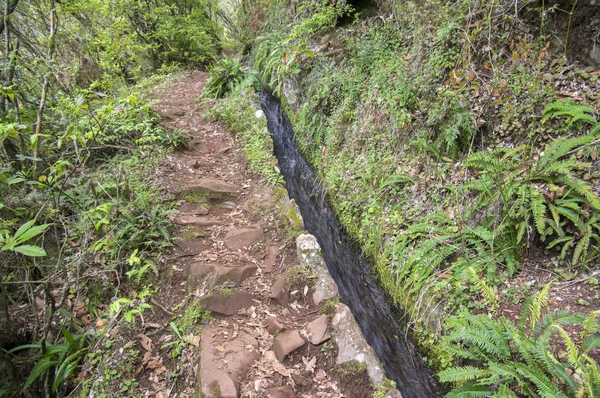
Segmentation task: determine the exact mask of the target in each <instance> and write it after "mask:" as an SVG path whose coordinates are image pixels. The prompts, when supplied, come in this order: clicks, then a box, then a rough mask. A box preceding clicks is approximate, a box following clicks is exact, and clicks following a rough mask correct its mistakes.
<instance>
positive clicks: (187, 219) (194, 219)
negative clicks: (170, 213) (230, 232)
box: [173, 214, 225, 227]
mask: <svg viewBox="0 0 600 398" xmlns="http://www.w3.org/2000/svg"><path fill="white" fill-rule="evenodd" d="M173 222H174V223H175V224H177V225H197V226H199V227H212V226H215V225H225V222H224V221H221V220H219V219H216V218H214V217H211V216H196V215H190V214H181V215H178V216H175V217H173Z"/></svg>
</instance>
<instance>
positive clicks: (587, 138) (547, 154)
mask: <svg viewBox="0 0 600 398" xmlns="http://www.w3.org/2000/svg"><path fill="white" fill-rule="evenodd" d="M595 139H596V137H594V136H593V135H584V136H581V137H575V138H569V137H560V138H558V139H556V140H554V141H553V142H552V143H551V144H550V145H548V146H547V147H546V150H545V151H544V154H543V155H542V157H540V160H539V162H538V167H537V168H538V169H544V168H545V167H546V166H548V165H551V164H553V163H554V162H555V161H556V160H558V159H560V158H561V157H562V156H564V155H566V154H567V153H569V152H571V151H572V150H574V149H575V148H577V147H579V146H582V145H586V144H589V143H590V142H592V141H594V140H595Z"/></svg>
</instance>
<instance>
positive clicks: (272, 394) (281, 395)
mask: <svg viewBox="0 0 600 398" xmlns="http://www.w3.org/2000/svg"><path fill="white" fill-rule="evenodd" d="M267 397H269V398H296V393H295V392H294V390H293V389H292V387H289V386H286V387H277V388H269V389H268V390H267Z"/></svg>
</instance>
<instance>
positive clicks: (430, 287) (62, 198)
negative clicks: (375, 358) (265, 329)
mask: <svg viewBox="0 0 600 398" xmlns="http://www.w3.org/2000/svg"><path fill="white" fill-rule="evenodd" d="M563 3H564V4H563ZM588 3H589V2H587V1H579V2H578V1H570V0H567V1H565V2H541V3H540V2H529V1H520V0H519V1H508V0H495V1H491V2H473V1H468V0H460V1H453V2H449V1H445V0H433V1H415V2H401V1H379V2H321V1H313V0H307V1H287V0H257V1H249V0H224V1H221V2H218V3H217V2H212V1H210V0H187V1H185V0H155V1H150V0H123V1H119V2H116V1H104V0H89V1H80V0H61V1H57V0H3V2H1V3H0V4H1V6H2V12H3V18H2V21H3V22H2V25H0V26H1V28H2V30H1V32H0V33H2V35H3V40H2V44H0V47H1V48H2V53H1V56H2V59H1V61H0V62H2V68H1V72H0V73H1V74H0V95H1V98H0V99H1V102H0V117H1V123H2V124H1V126H2V127H1V129H0V150H1V151H2V152H1V153H0V159H1V162H2V163H1V164H0V271H1V276H2V281H1V285H0V286H1V292H0V293H1V295H0V322H2V323H3V329H4V330H7V331H10V332H9V333H5V334H3V335H2V337H1V338H0V340H1V347H2V348H1V349H0V375H1V376H3V379H7V380H14V383H12V384H9V385H6V386H2V389H1V390H0V396H3V395H6V396H12V395H15V394H19V393H24V394H29V395H45V396H64V395H66V394H68V393H71V392H72V391H77V392H78V393H80V394H81V395H83V396H85V395H86V394H88V393H89V392H90V391H93V392H94V393H98V394H100V395H101V394H105V395H107V396H111V395H113V396H114V395H115V394H119V393H124V392H123V391H120V389H121V388H126V387H127V386H131V385H135V383H136V380H135V379H132V380H122V379H119V378H118V376H115V374H114V371H115V370H111V369H104V372H105V373H104V374H103V375H102V376H103V377H101V378H99V379H94V380H92V379H86V378H85V377H82V380H79V379H78V378H77V377H76V376H77V375H78V374H80V373H79V371H80V370H81V369H82V365H83V364H84V363H86V362H87V363H92V364H93V365H96V364H99V365H101V364H102V359H103V354H102V351H101V350H100V349H99V347H100V346H101V344H104V345H109V342H108V341H103V336H105V334H106V332H107V331H108V330H110V328H112V327H114V326H115V324H118V323H120V322H121V321H124V322H136V320H137V319H138V318H139V317H141V316H143V312H144V311H145V309H147V308H148V307H149V297H150V296H151V294H152V293H153V290H154V288H153V284H152V280H153V279H155V278H157V276H156V273H157V270H158V264H159V263H160V261H161V260H160V259H161V253H163V252H164V250H166V248H167V247H168V246H169V244H170V236H169V232H168V227H169V225H170V223H169V220H168V216H169V215H170V214H171V210H170V209H169V205H168V201H165V200H164V198H163V197H162V191H161V189H160V187H158V186H156V185H154V184H153V166H154V165H155V164H156V162H158V160H159V159H160V156H161V154H162V153H164V152H165V151H168V150H171V149H172V148H174V147H177V146H180V145H182V144H183V143H184V141H185V137H183V136H182V134H181V133H180V132H179V131H177V130H174V131H167V130H165V129H164V128H163V127H161V126H160V125H159V124H158V119H157V116H156V114H155V113H154V112H153V111H152V109H151V107H150V105H149V104H148V102H147V101H146V99H145V97H144V95H143V94H142V92H143V90H144V89H145V88H147V87H149V86H151V85H155V84H158V83H159V82H160V81H161V79H164V76H165V75H167V74H168V73H169V72H171V71H173V70H175V69H177V68H180V67H182V68H186V67H207V68H208V69H209V70H210V77H209V80H208V82H207V85H206V89H205V91H204V94H203V95H202V99H203V100H205V101H206V100H210V101H213V102H211V104H212V105H214V107H213V109H212V110H211V111H210V112H209V115H208V116H209V117H213V118H218V119H221V120H223V121H225V122H226V123H227V124H228V125H229V126H230V127H231V129H232V130H233V131H234V132H235V133H236V134H237V135H238V137H239V139H240V142H241V143H242V145H244V146H245V150H246V154H247V155H248V157H249V161H250V162H249V163H250V167H251V168H252V169H253V170H254V171H257V172H260V173H262V174H263V175H264V176H265V178H266V179H267V180H268V181H270V182H272V183H280V182H281V177H280V176H279V175H278V173H277V169H276V165H275V164H274V161H273V158H272V156H270V154H269V153H268V151H269V150H270V149H271V143H270V139H269V137H268V134H267V131H266V128H265V125H264V121H261V122H258V123H257V122H256V117H255V115H254V111H253V109H254V107H253V105H252V104H253V102H256V93H257V92H258V91H260V90H262V89H264V88H269V89H271V90H272V91H273V92H274V93H275V94H277V95H278V96H279V97H280V98H281V99H282V100H283V102H284V104H285V106H286V108H287V110H288V112H289V115H290V116H291V118H292V121H293V123H294V127H295V129H296V139H297V143H298V145H299V146H300V147H301V149H302V151H303V153H304V155H305V156H306V157H307V159H308V160H309V161H310V162H311V163H312V165H313V167H314V168H315V170H316V172H317V174H318V175H319V178H320V181H321V183H322V184H323V187H324V188H325V190H326V191H327V192H328V196H329V199H330V201H331V202H332V204H333V207H334V208H335V211H336V213H337V216H338V218H339V219H340V221H341V222H342V224H343V225H344V227H345V228H346V230H347V232H348V233H349V234H350V236H351V237H352V238H353V239H354V240H355V241H356V242H357V243H358V244H359V245H360V246H361V247H362V249H363V252H364V253H365V256H366V257H368V258H369V260H371V261H372V262H373V264H374V267H373V274H374V276H375V277H376V278H377V279H378V281H379V283H380V284H381V286H382V287H383V288H384V290H385V291H386V293H387V295H388V296H389V298H390V299H391V300H392V301H393V302H394V303H395V304H396V305H398V306H401V307H403V308H404V309H406V310H407V312H408V315H409V319H408V322H407V329H408V332H409V333H410V334H411V336H412V337H414V338H415V340H416V341H417V343H418V345H419V348H420V349H421V350H422V351H423V353H425V354H426V355H427V359H428V361H429V363H430V365H431V366H432V367H433V368H434V369H435V370H437V371H439V374H438V375H439V379H440V380H441V381H443V382H445V383H447V384H446V387H448V391H449V394H450V395H451V396H461V397H471V396H472V397H487V396H495V397H510V396H515V395H518V396H532V397H538V396H539V397H545V396H569V397H570V396H573V397H575V396H577V397H594V396H596V395H597V393H598V385H599V383H598V379H599V376H598V365H597V358H598V355H599V354H598V347H597V346H598V343H599V342H600V340H599V339H598V333H600V328H599V327H598V322H597V316H598V312H597V311H594V310H593V309H592V310H587V311H586V313H585V314H582V313H578V312H573V311H566V310H563V309H550V301H551V300H549V298H548V297H549V294H550V292H551V290H550V289H551V285H546V284H544V285H543V286H534V287H529V286H528V285H527V286H524V285H523V286H519V287H518V288H517V289H516V290H514V289H512V287H514V284H512V285H511V283H512V282H513V281H516V280H518V279H517V278H519V277H520V276H523V275H527V272H528V271H529V270H530V269H531V268H532V267H535V268H536V269H542V270H543V272H545V273H547V274H551V275H554V276H555V277H556V278H557V279H559V280H560V281H559V282H560V283H564V282H565V280H566V279H573V278H581V279H576V280H575V281H572V282H573V283H583V282H586V283H588V282H589V283H591V284H592V286H593V289H594V290H595V292H596V294H598V282H597V280H596V284H595V285H593V281H594V279H595V278H592V277H590V276H589V275H590V273H591V272H592V271H593V270H595V269H596V267H597V266H598V258H599V256H600V197H599V193H600V189H599V185H598V184H599V180H598V175H599V167H600V164H599V163H598V147H599V144H600V122H599V120H598V100H599V99H600V97H599V95H598V89H599V88H600V87H599V83H598V80H599V77H600V71H598V70H597V68H594V67H591V68H590V67H586V66H584V65H583V64H582V62H588V60H587V59H584V58H583V57H582V58H577V54H579V53H582V51H583V50H582V49H583V47H582V41H583V39H585V36H584V33H585V30H584V29H583V28H582V25H585V24H584V23H583V22H582V21H587V19H586V18H591V17H593V15H591V16H590V15H585V14H586V13H588V11H589V10H590V9H591V8H590V4H588ZM589 13H590V14H593V13H592V12H589ZM591 22H593V21H591ZM590 26H591V27H592V28H591V29H592V31H593V29H595V28H594V26H595V25H593V24H591V25H590ZM582 32H583V33H582ZM592 33H593V32H592ZM586 51H587V50H586ZM223 53H226V54H227V56H222V55H223ZM151 76H154V77H151ZM160 76H163V77H160ZM586 273H587V274H586ZM585 275H588V276H587V277H586V276H585ZM591 275H594V274H591ZM517 284H518V283H517ZM507 286H508V287H507ZM511 289H512V290H511ZM535 289H537V290H539V291H538V292H537V293H535V292H533V290H535ZM527 296H530V297H529V298H527ZM509 302H510V303H512V304H513V305H514V306H516V307H518V308H519V309H520V311H521V314H520V316H519V317H518V318H519V319H520V321H519V322H515V318H511V317H509V316H508V315H509V314H508V313H502V310H503V309H506V308H507V303H509ZM582 310H585V308H582ZM92 321H93V322H94V324H93V325H91V323H92ZM59 325H60V326H59ZM90 325H91V326H90ZM9 326H10V327H9ZM173 330H174V332H175V334H178V329H177V326H176V325H175V327H174V329H173ZM574 330H576V332H573V331H574ZM177 342H180V340H177V341H175V343H177ZM175 343H174V344H175ZM561 353H566V354H561ZM129 365H130V364H123V366H129ZM74 388H75V390H74Z"/></svg>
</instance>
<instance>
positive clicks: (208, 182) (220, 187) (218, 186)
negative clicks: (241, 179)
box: [178, 178, 241, 197]
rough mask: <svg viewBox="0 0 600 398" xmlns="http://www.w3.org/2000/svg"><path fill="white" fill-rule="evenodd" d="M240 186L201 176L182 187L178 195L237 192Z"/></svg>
mask: <svg viewBox="0 0 600 398" xmlns="http://www.w3.org/2000/svg"><path fill="white" fill-rule="evenodd" d="M240 190H241V188H240V187H239V186H237V185H234V184H230V183H228V182H225V181H220V180H216V179H214V178H203V179H201V180H198V181H196V182H194V183H193V184H190V185H187V186H185V187H183V188H182V189H181V190H180V191H179V192H178V196H179V197H185V196H186V195H193V194H209V195H211V194H216V195H223V194H233V193H236V192H239V191H240Z"/></svg>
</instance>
